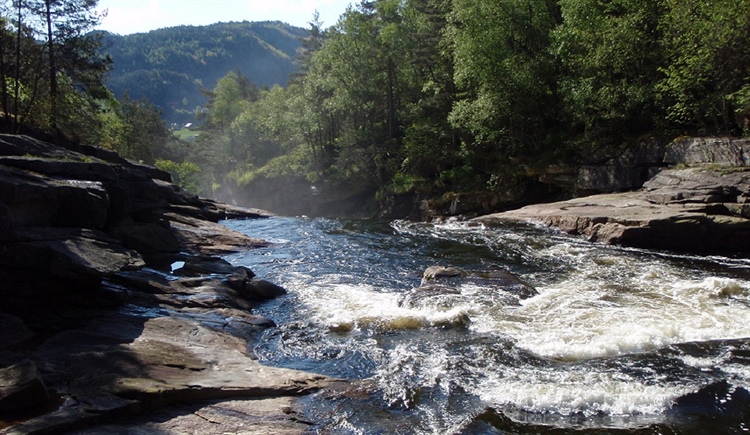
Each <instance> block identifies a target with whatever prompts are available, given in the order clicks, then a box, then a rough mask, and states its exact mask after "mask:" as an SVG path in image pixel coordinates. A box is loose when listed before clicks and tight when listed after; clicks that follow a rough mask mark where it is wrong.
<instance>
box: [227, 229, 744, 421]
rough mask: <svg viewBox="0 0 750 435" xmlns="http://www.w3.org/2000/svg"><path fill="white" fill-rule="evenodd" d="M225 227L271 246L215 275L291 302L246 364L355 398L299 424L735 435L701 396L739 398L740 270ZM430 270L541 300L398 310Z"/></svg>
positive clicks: (603, 251)
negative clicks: (270, 290)
mask: <svg viewBox="0 0 750 435" xmlns="http://www.w3.org/2000/svg"><path fill="white" fill-rule="evenodd" d="M226 224H227V225H228V226H229V227H231V228H234V229H237V230H239V231H243V232H245V233H247V234H249V235H251V236H254V237H260V238H264V239H266V240H268V241H270V242H272V243H273V245H272V246H271V247H269V248H263V249H258V250H253V251H249V252H243V253H240V254H235V255H232V256H229V257H228V260H230V261H231V262H233V263H235V264H242V265H245V266H248V267H250V268H251V269H253V270H254V271H255V272H256V273H257V274H258V275H260V276H263V277H264V278H266V279H270V280H272V281H274V282H277V283H279V284H281V285H283V286H284V287H286V288H287V290H289V293H290V294H289V295H288V296H286V297H284V298H281V299H279V300H276V301H273V302H271V303H269V304H266V305H264V306H263V307H262V308H261V309H260V313H261V314H263V315H266V316H268V317H271V318H272V319H274V320H275V321H276V323H277V324H278V325H279V327H277V328H274V329H271V330H269V331H268V332H267V333H266V335H265V336H264V337H263V340H262V341H261V342H260V343H259V344H258V345H257V347H256V348H255V349H254V351H255V352H256V354H257V355H258V357H259V358H260V359H261V361H263V362H264V363H266V364H269V365H277V366H284V367H291V368H298V369H304V370H309V371H314V372H319V373H323V374H326V375H331V376H336V377H342V378H349V379H360V380H363V382H362V383H357V385H356V386H355V387H353V388H352V389H350V390H347V391H340V392H328V393H326V394H327V396H326V397H324V398H316V401H317V402H316V406H315V407H314V409H313V407H311V409H310V411H309V412H310V415H311V416H312V417H315V419H317V421H321V422H323V423H321V425H322V426H323V429H324V430H326V431H329V432H332V433H415V432H416V433H500V432H501V431H509V432H518V431H521V432H526V431H529V432H539V431H546V430H555V428H568V429H572V428H590V429H592V430H605V429H606V430H610V431H616V430H618V429H629V430H637V429H638V428H645V429H644V430H650V431H654V430H655V431H657V432H663V433H670V432H674V433H690V431H691V430H693V429H690V428H694V430H698V431H699V430H700V428H701V427H702V426H701V424H703V423H702V422H704V420H705V421H709V422H711V423H710V424H712V425H716V424H718V425H719V426H711V427H713V428H714V429H715V428H717V427H718V428H720V429H721V430H720V432H721V431H729V432H737V431H742V430H744V429H746V427H745V426H744V422H743V421H744V420H742V419H743V418H744V417H745V415H744V414H742V412H746V411H738V412H740V415H738V414H737V412H730V411H726V412H722V413H719V414H718V415H719V416H718V417H717V416H716V415H715V413H714V414H712V413H711V410H712V409H714V408H716V406H719V405H715V404H714V403H713V402H712V400H713V401H716V400H719V399H717V397H718V396H719V395H720V394H719V393H715V392H714V393H710V394H709V393H706V394H704V395H701V394H702V392H705V391H706V389H707V388H719V387H717V385H726V386H725V388H724V390H726V391H725V393H722V394H724V395H725V396H726V397H723V398H721V400H723V401H724V402H722V403H734V402H737V401H741V400H743V399H742V398H743V397H744V396H743V394H744V393H746V392H747V391H746V390H750V351H749V350H748V341H749V340H746V339H747V338H748V337H750V322H748V319H749V318H750V261H748V260H745V259H731V258H723V257H699V256H686V255H673V254H669V253H664V252H652V251H639V250H633V249H622V248H615V247H609V246H601V245H593V244H588V243H586V242H583V241H580V240H577V239H575V238H571V237H568V236H565V235H562V234H559V233H557V232H554V231H551V230H548V229H544V228H537V227H533V226H522V225H509V226H507V227H501V228H493V229H486V228H483V227H481V226H476V225H469V224H466V223H461V222H447V223H441V224H436V223H414V222H405V221H395V222H382V221H365V220H362V221H345V220H330V219H307V218H271V219H266V220H252V221H227V222H226ZM432 265H445V266H458V267H461V268H464V269H467V270H475V271H487V270H501V271H506V272H510V273H512V274H514V275H515V276H517V277H519V278H520V279H522V280H523V281H525V282H527V283H529V284H531V285H532V286H533V287H535V288H536V289H537V291H538V292H539V294H538V295H537V296H534V297H531V298H529V299H525V300H522V301H521V302H520V304H509V303H507V300H506V299H507V298H505V299H504V298H503V297H501V295H497V292H492V291H490V289H488V288H482V287H481V286H477V285H476V284H475V283H474V284H471V285H468V284H467V285H463V286H460V287H459V288H458V289H457V291H456V292H455V294H451V295H448V296H446V297H442V298H440V299H439V303H434V304H430V303H420V304H414V305H408V304H407V305H405V304H401V303H400V301H401V300H402V299H403V296H404V294H405V293H407V292H409V291H410V290H411V289H413V288H415V287H417V286H419V284H420V279H421V274H422V272H423V270H424V269H425V268H427V267H428V266H432ZM722 382H723V383H724V384H720V383H722ZM724 390H722V391H724ZM704 396H705V400H704ZM686 397H688V398H690V397H698V398H699V399H696V400H698V402H699V403H700V404H699V405H698V406H697V407H696V406H692V407H686V405H683V402H681V401H685V400H688V399H685V398H686ZM720 402H721V401H720ZM691 403H692V402H691ZM321 404H325V406H323V405H321ZM748 405H750V399H749V400H748ZM721 406H725V405H721ZM745 408H750V407H745ZM684 409H690V410H693V411H690V412H687V411H684V412H683V411H681V410H684ZM696 409H697V411H695V410H696ZM738 409H744V408H742V407H739V408H738ZM677 411H680V412H677ZM702 416H706V417H705V418H704V419H702V418H703V417H702ZM696 419H697V420H696ZM707 424H708V423H707ZM695 433H700V432H695Z"/></svg>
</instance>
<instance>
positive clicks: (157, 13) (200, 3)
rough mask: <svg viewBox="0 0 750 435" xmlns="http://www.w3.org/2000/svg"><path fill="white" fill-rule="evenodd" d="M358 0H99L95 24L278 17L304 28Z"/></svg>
mask: <svg viewBox="0 0 750 435" xmlns="http://www.w3.org/2000/svg"><path fill="white" fill-rule="evenodd" d="M357 3H358V0H99V8H98V9H99V10H104V9H107V10H108V14H107V17H106V18H104V19H103V20H102V23H101V25H100V26H99V27H98V28H99V29H101V30H108V31H110V32H112V33H118V34H120V35H128V34H131V33H140V32H148V31H149V30H154V29H160V28H163V27H172V26H179V25H183V24H186V25H195V26H201V25H206V24H213V23H217V22H227V21H244V20H247V21H267V20H279V21H284V22H287V23H289V24H291V25H294V26H298V27H305V28H307V27H308V25H307V23H308V22H310V21H311V20H312V17H313V13H314V12H315V11H316V10H317V11H318V12H320V20H321V21H323V26H324V27H328V26H332V25H334V24H336V21H338V18H339V16H340V15H341V14H343V13H344V11H346V8H347V6H348V5H349V4H352V6H354V5H356V4H357Z"/></svg>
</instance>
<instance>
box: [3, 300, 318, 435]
mask: <svg viewBox="0 0 750 435" xmlns="http://www.w3.org/2000/svg"><path fill="white" fill-rule="evenodd" d="M34 359H35V360H37V361H38V364H39V370H40V372H41V374H42V376H43V377H44V379H45V382H46V384H47V388H48V389H49V390H50V391H53V392H54V393H55V394H57V395H60V396H62V397H65V398H67V400H66V401H65V403H64V404H63V405H62V406H60V407H59V408H58V409H57V410H56V411H53V412H50V413H48V414H45V415H42V416H40V417H37V418H34V419H31V420H28V421H26V422H24V423H21V424H17V425H15V426H11V427H9V428H7V429H5V430H2V431H0V433H4V434H5V433H7V434H22V433H29V432H37V431H62V430H69V429H71V428H73V427H78V426H80V425H82V424H86V425H90V424H98V423H100V422H102V421H110V420H111V419H112V418H113V417H117V416H118V415H129V414H133V413H142V412H144V411H148V410H155V409H159V408H162V407H165V406H171V405H176V404H185V403H190V402H193V403H194V402H198V401H205V400H219V399H234V398H243V399H248V398H292V397H295V396H299V395H302V394H306V393H310V392H312V391H315V390H317V389H319V388H322V387H323V386H325V385H327V384H328V383H329V382H330V379H329V378H326V377H324V376H321V375H317V374H312V373H305V372H300V371H296V370H289V369H280V368H273V367H266V366H263V365H261V364H260V363H259V362H258V361H257V360H255V359H253V358H252V357H251V356H250V355H249V354H248V352H247V342H246V341H245V340H243V339H241V338H238V337H236V336H233V335H231V334H226V333H223V332H222V331H220V330H217V329H216V328H209V327H207V326H204V325H203V324H201V323H200V322H198V321H196V320H193V319H191V318H189V317H188V316H179V315H176V316H170V317H155V318H143V317H138V316H132V315H127V314H120V315H116V314H113V315H111V316H108V317H104V318H101V319H97V320H95V321H92V322H91V323H90V324H89V325H88V326H87V327H85V328H84V329H81V330H69V331H65V332H62V333H60V334H58V335H56V336H55V337H53V338H51V339H49V340H47V342H45V343H44V344H43V345H42V346H41V347H40V348H39V349H37V351H36V352H35V355H34ZM244 402H247V403H245V404H244V405H242V406H241V408H242V407H244V408H243V409H245V410H246V411H237V412H247V413H250V408H252V404H257V403H260V402H254V401H249V402H248V401H247V400H244ZM271 403H272V402H267V403H266V405H268V412H269V413H270V412H272V411H273V410H272V409H271V405H270V404H271ZM219 408H221V407H219ZM211 410H212V411H211ZM210 412H215V413H220V412H223V411H221V410H220V409H218V408H216V407H215V406H214V407H213V408H210V410H208V411H205V413H206V414H209V413H210ZM273 412H277V413H278V412H281V411H280V409H276V410H275V411H273ZM227 413H228V414H230V415H231V414H232V413H231V412H230V411H227ZM282 413H283V412H282ZM193 414H194V413H193ZM259 419H261V420H262V418H260V417H259ZM230 420H231V419H230ZM225 423H226V424H230V425H231V424H235V423H236V422H234V423H233V422H232V421H229V420H228V421H226V422H225ZM225 423H222V424H225ZM247 423H249V422H247ZM282 426H283V425H282ZM212 427H213V426H212ZM107 432H109V431H107ZM100 433H101V432H100ZM192 433H203V432H201V431H198V432H192ZM205 433H216V432H205ZM251 433H260V432H251ZM290 433H296V432H290Z"/></svg>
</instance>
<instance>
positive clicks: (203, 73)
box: [102, 21, 306, 124]
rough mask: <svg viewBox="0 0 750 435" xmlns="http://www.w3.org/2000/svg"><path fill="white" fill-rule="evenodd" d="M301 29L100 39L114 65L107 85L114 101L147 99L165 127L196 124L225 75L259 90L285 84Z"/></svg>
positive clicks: (188, 30)
mask: <svg viewBox="0 0 750 435" xmlns="http://www.w3.org/2000/svg"><path fill="white" fill-rule="evenodd" d="M305 34H306V32H305V30H304V29H300V28H297V27H293V26H289V25H288V24H285V23H281V22H257V23H250V22H247V21H245V22H237V23H217V24H213V25H210V26H179V27H169V28H164V29H159V30H153V31H151V32H148V33H136V34H132V35H126V36H121V35H115V34H111V33H104V34H103V35H102V51H103V52H105V53H107V54H108V55H109V56H110V57H111V59H112V62H113V68H112V70H111V71H110V73H109V75H108V78H107V87H108V88H109V89H111V90H112V92H113V93H114V94H115V96H116V97H117V98H122V97H124V96H125V95H127V96H128V97H129V98H132V99H136V100H138V99H142V98H146V99H147V100H148V101H149V102H151V103H152V104H154V105H155V106H156V107H158V108H159V109H160V110H161V111H162V114H163V115H162V116H163V118H164V119H165V120H166V121H167V122H168V123H170V124H172V123H182V124H184V123H187V122H193V121H194V120H195V115H196V113H199V112H200V111H201V110H202V108H203V106H205V105H206V97H205V94H204V93H203V92H202V90H203V89H213V88H214V87H215V86H216V83H217V81H218V80H219V79H220V78H221V77H222V76H224V75H225V74H227V73H228V72H229V71H241V72H242V74H244V75H246V76H247V77H250V78H251V79H252V81H253V83H256V84H257V85H258V86H268V87H270V86H273V85H275V84H278V85H282V86H284V85H286V83H287V78H288V77H289V75H290V74H291V73H292V72H294V70H295V69H296V65H295V57H296V53H297V50H298V48H299V46H300V38H302V37H303V36H304V35H305Z"/></svg>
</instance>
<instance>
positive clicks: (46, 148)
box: [0, 135, 332, 434]
mask: <svg viewBox="0 0 750 435" xmlns="http://www.w3.org/2000/svg"><path fill="white" fill-rule="evenodd" d="M169 181H170V180H169V175H168V174H166V173H164V172H161V171H158V170H156V169H154V168H152V167H148V166H143V165H139V164H136V163H133V162H130V161H126V160H124V159H121V158H120V157H118V156H117V155H116V154H114V153H111V152H107V151H105V150H102V149H99V148H94V147H87V146H81V145H77V144H69V143H61V144H51V143H48V142H43V141H39V140H36V139H33V138H30V137H24V136H11V135H0V433H8V434H10V433H52V432H55V433H59V432H77V433H102V432H112V431H115V432H116V431H118V430H124V428H128V430H129V431H136V432H139V433H140V432H143V433H153V432H160V431H166V432H179V433H223V432H238V431H242V432H243V433H301V432H304V431H305V430H307V429H308V428H309V423H306V422H305V421H304V420H303V419H302V418H301V417H300V416H299V415H297V414H296V412H295V408H294V404H295V400H296V397H299V396H301V395H305V394H308V393H310V392H313V391H316V390H318V389H320V388H323V387H324V386H326V385H329V384H330V383H331V382H332V380H330V379H327V378H324V377H322V376H319V375H315V374H310V373H303V372H298V371H293V370H284V369H275V368H270V367H264V366H262V365H260V364H259V363H258V362H257V361H256V360H255V359H254V358H253V355H252V352H251V351H250V350H249V349H250V348H251V346H252V343H253V340H255V338H256V336H257V334H258V333H259V332H260V331H262V330H263V329H264V328H268V327H270V326H273V321H272V320H271V319H267V318H263V317H259V316H256V315H253V314H252V308H253V307H254V306H256V305H257V304H259V303H262V302H263V301H264V300H268V299H270V298H274V297H276V296H279V295H281V294H283V293H284V289H283V288H281V287H279V286H276V285H274V284H272V283H270V282H267V281H264V280H262V279H259V278H257V277H255V276H254V274H253V272H252V271H251V270H248V269H246V268H242V267H234V266H232V265H230V264H229V263H227V262H225V261H223V260H221V259H220V258H218V257H216V256H215V255H217V254H221V253H227V252H232V251H235V250H239V249H252V248H257V247H262V246H265V245H266V243H265V242H264V241H262V240H256V239H252V238H250V237H247V236H245V235H242V234H239V233H236V232H234V231H230V230H228V229H227V228H226V227H224V226H222V225H220V224H219V223H218V222H219V220H221V219H224V218H229V217H232V218H263V217H267V216H268V214H267V213H265V212H262V211H259V210H247V209H240V208H235V207H229V206H226V205H222V204H218V203H215V202H212V201H209V200H205V199H200V198H198V197H195V196H194V195H191V194H189V193H187V192H185V191H183V190H181V189H179V188H177V187H176V186H174V185H172V184H171V183H170V182H169ZM155 413H156V414H155ZM136 415H138V416H141V417H138V418H136V417H134V416H136ZM118 419H120V420H118ZM102 425H106V426H102Z"/></svg>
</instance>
